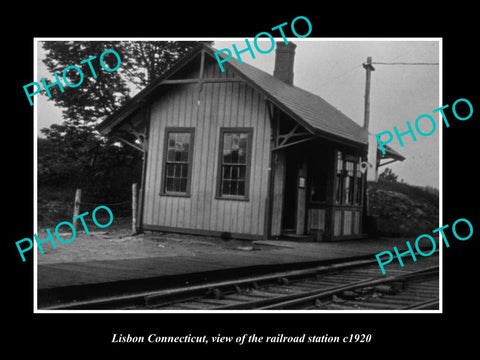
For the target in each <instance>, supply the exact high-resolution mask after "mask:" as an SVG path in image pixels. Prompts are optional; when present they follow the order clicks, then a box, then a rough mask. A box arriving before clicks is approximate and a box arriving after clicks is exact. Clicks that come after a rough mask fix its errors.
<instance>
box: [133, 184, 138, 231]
mask: <svg viewBox="0 0 480 360" xmlns="http://www.w3.org/2000/svg"><path fill="white" fill-rule="evenodd" d="M132 232H133V233H136V232H137V183H133V184H132Z"/></svg>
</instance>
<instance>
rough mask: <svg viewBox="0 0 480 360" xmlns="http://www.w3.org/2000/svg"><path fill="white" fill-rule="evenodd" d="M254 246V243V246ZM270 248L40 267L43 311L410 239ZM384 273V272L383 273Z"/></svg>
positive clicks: (366, 251)
mask: <svg viewBox="0 0 480 360" xmlns="http://www.w3.org/2000/svg"><path fill="white" fill-rule="evenodd" d="M254 244H255V242H254ZM258 244H262V245H271V250H270V249H268V246H267V249H265V248H266V247H265V246H263V250H251V251H241V250H231V251H221V252H220V251H219V252H211V253H205V254H202V255H201V256H197V255H196V256H167V257H151V258H139V259H125V260H107V261H86V262H77V263H57V264H48V265H39V266H37V279H38V283H37V289H38V303H39V308H40V304H41V303H45V302H48V303H52V302H55V301H57V302H58V301H61V299H60V298H58V299H56V298H55V297H56V296H57V297H58V296H59V295H58V294H63V295H64V296H67V295H65V294H67V293H68V297H70V298H71V297H75V296H77V295H75V294H80V293H89V292H91V293H92V294H93V293H95V292H97V291H105V289H107V288H110V289H111V291H115V292H116V293H118V292H119V291H120V292H122V291H124V292H128V291H129V289H130V288H131V285H132V284H135V286H138V284H144V286H145V288H148V287H149V286H152V284H155V286H158V285H159V284H163V283H164V284H169V285H170V286H172V285H175V284H177V285H179V284H182V283H184V282H188V281H192V282H193V281H202V280H205V279H207V278H209V277H210V278H211V277H212V276H220V275H222V274H223V276H226V274H229V276H239V275H241V274H242V273H246V272H250V273H251V272H253V273H259V272H261V271H267V270H269V269H271V268H273V267H277V268H279V269H280V268H281V267H282V266H284V265H285V264H290V265H292V264H296V265H298V266H301V265H303V264H305V263H314V262H315V263H322V262H328V261H334V260H338V259H348V258H352V259H353V258H357V257H362V256H366V255H371V256H372V258H373V257H374V256H375V254H376V253H379V252H381V251H386V250H390V251H392V248H393V246H397V247H399V249H404V248H406V247H405V239H377V240H361V241H358V240H357V241H353V240H352V241H342V242H330V243H315V242H310V243H308V242H300V243H299V242H294V241H282V240H278V241H259V242H258ZM379 271H380V270H379Z"/></svg>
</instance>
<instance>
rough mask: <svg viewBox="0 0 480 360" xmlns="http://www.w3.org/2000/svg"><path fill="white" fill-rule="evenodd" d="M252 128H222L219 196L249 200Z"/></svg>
mask: <svg viewBox="0 0 480 360" xmlns="http://www.w3.org/2000/svg"><path fill="white" fill-rule="evenodd" d="M252 134H253V129H252V128H221V129H220V149H219V150H220V154H219V166H218V176H217V178H218V180H217V182H218V184H217V197H218V198H227V199H238V200H248V191H249V178H250V166H251V147H252Z"/></svg>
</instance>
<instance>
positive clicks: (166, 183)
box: [160, 128, 195, 196]
mask: <svg viewBox="0 0 480 360" xmlns="http://www.w3.org/2000/svg"><path fill="white" fill-rule="evenodd" d="M194 133H195V129H194V128H166V129H165V146H164V161H163V177H162V184H161V192H160V193H161V194H162V195H178V196H189V195H190V182H191V173H192V169H191V168H192V152H193V142H194Z"/></svg>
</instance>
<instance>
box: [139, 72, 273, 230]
mask: <svg viewBox="0 0 480 360" xmlns="http://www.w3.org/2000/svg"><path fill="white" fill-rule="evenodd" d="M217 67H218V66H217ZM229 76H230V77H231V76H232V74H229V73H221V71H219V70H218V71H217V69H215V67H214V66H207V67H206V68H205V72H204V77H208V78H213V77H222V78H225V77H229ZM168 87H169V89H168V91H164V92H163V93H162V94H161V96H159V98H158V100H157V101H155V102H154V103H153V105H152V110H151V121H150V141H149V157H148V159H147V174H146V186H145V203H144V212H145V214H144V220H143V221H144V225H146V228H148V227H150V228H152V227H156V228H166V229H167V228H168V229H172V228H182V229H192V230H201V231H212V232H231V233H235V234H246V236H250V235H258V236H261V235H263V234H264V232H265V228H264V227H265V206H266V196H267V193H268V167H269V151H270V147H269V144H270V131H271V130H270V124H269V121H268V117H267V109H266V104H265V100H264V98H263V96H262V95H260V94H259V93H258V92H257V91H255V90H254V89H253V88H251V87H250V86H248V85H246V84H245V83H243V82H222V83H214V82H206V83H203V84H202V86H201V87H200V85H199V84H195V83H192V84H176V85H168ZM199 90H200V93H199ZM197 101H199V102H200V103H199V104H198V103H197ZM166 127H193V128H195V140H194V148H193V157H192V164H191V166H190V169H189V170H190V171H191V176H192V179H191V190H190V192H191V195H190V197H183V196H182V197H180V196H163V195H160V192H161V189H160V184H161V179H162V176H163V152H164V143H163V142H164V140H165V128H166ZM221 127H243V128H253V134H252V139H251V141H252V149H251V150H252V154H251V163H250V166H251V171H250V179H249V181H250V186H249V196H248V201H244V200H226V199H218V198H216V197H215V195H216V183H217V181H216V180H217V178H216V177H217V176H218V156H219V145H220V144H219V143H220V138H219V137H220V128H221Z"/></svg>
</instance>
